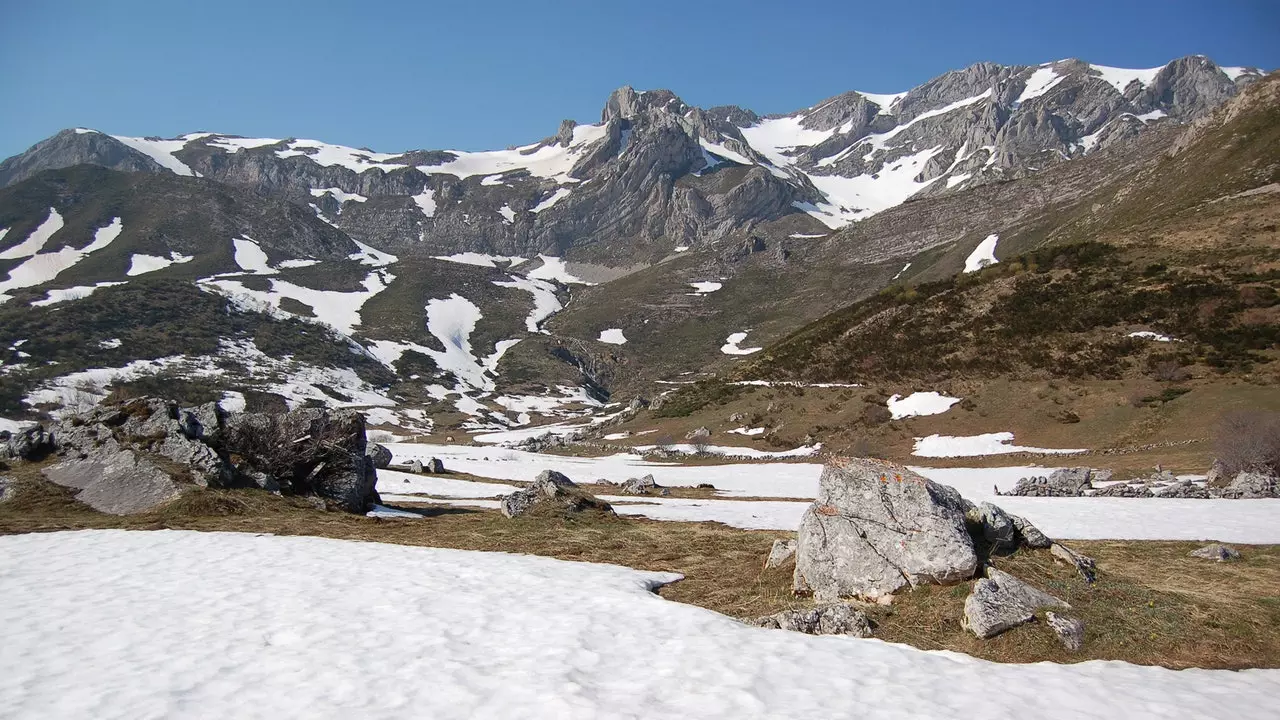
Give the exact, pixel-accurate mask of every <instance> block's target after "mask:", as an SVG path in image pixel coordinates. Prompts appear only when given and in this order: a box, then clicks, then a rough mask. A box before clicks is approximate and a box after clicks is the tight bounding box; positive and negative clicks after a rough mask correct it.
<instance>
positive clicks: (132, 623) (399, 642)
mask: <svg viewBox="0 0 1280 720" xmlns="http://www.w3.org/2000/svg"><path fill="white" fill-rule="evenodd" d="M422 525H425V523H423V524H422ZM0 548H2V549H3V552H0V589H2V590H3V594H4V597H5V598H6V600H5V602H4V603H3V604H0V626H3V627H5V628H6V631H5V635H6V639H5V649H4V652H3V653H0V708H3V709H0V716H4V717H9V718H25V717H96V718H137V717H161V716H163V717H175V718H178V717H209V716H227V717H243V718H252V717H264V718H265V717H282V716H293V717H297V716H306V717H338V716H350V715H352V714H355V715H360V716H364V717H399V716H410V715H411V716H427V717H440V718H451V717H458V718H463V717H467V718H477V717H510V716H512V715H513V714H519V715H520V716H522V717H556V718H572V717H583V718H586V717H591V718H599V717H673V716H681V717H704V718H713V717H732V718H743V717H772V718H782V717H797V718H813V717H865V716H868V715H875V716H876V717H886V718H893V717H903V718H908V717H909V718H920V717H958V716H961V715H963V714H968V713H971V712H972V711H973V708H975V707H983V708H985V709H987V710H989V711H990V712H993V713H995V714H1000V715H1003V714H1010V715H1013V714H1017V715H1019V716H1022V715H1026V716H1030V717H1101V716H1104V715H1106V716H1113V715H1114V716H1120V717H1138V716H1142V717H1175V716H1176V717H1193V716H1195V717H1209V716H1216V717H1238V718H1253V717H1257V718H1262V717H1270V716H1271V713H1272V712H1273V710H1274V707H1273V699H1274V698H1275V697H1276V695H1277V693H1280V672H1277V671H1274V670H1244V671H1240V672H1225V671H1214V670H1184V671H1179V672H1175V671H1170V670H1167V669H1164V668H1159V667H1141V666H1136V665H1129V664H1124V663H1114V662H1084V663H1077V664H1069V665H1060V664H1052V663H1037V664H1032V665H1007V664H994V663H989V662H986V661H983V660H979V659H975V658H971V657H967V656H963V655H957V654H954V653H936V652H927V651H921V650H918V649H916V648H912V647H908V646H905V645H900V644H894V643H886V642H881V641H879V640H860V639H853V638H847V637H810V636H806V635H802V634H799V633H791V632H786V631H778V630H763V629H758V628H751V627H747V626H744V625H742V624H740V623H738V622H736V621H734V620H732V619H730V618H727V617H724V616H723V615H720V614H717V613H714V612H709V611H707V610H705V609H702V608H697V607H693V606H690V605H685V604H682V603H677V602H669V601H665V600H662V599H661V598H658V597H656V596H654V595H652V594H651V593H650V591H651V590H652V589H654V588H655V587H657V586H659V585H661V584H663V583H669V582H671V581H674V580H676V579H677V577H678V576H676V575H674V574H672V573H659V572H645V571H639V570H631V569H628V568H623V567H617V566H611V565H597V564H584V563H566V562H562V561H558V560H553V559H548V558H537V557H528V556H521V555H509V554H502V553H477V552H464V551H457V550H446V549H435V548H421V547H403V546H396V545H387V544H375V543H359V542H343V541H337V540H328V539H321V538H308V537H273V536H267V535H249V534H229V533H192V532H175V531H166V532H121V531H110V530H108V531H90V532H74V533H50V534H27V535H17V536H9V537H3V538H0ZM676 587H678V585H677V586H676Z"/></svg>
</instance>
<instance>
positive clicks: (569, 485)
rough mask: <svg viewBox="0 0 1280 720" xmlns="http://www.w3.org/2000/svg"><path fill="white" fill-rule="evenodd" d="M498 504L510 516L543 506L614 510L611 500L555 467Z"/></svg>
mask: <svg viewBox="0 0 1280 720" xmlns="http://www.w3.org/2000/svg"><path fill="white" fill-rule="evenodd" d="M498 508H499V510H501V512H502V514H503V515H504V516H506V517H509V518H514V517H519V516H521V515H528V514H530V513H532V512H534V511H536V510H538V509H542V508H545V509H552V510H556V511H560V512H567V513H581V512H586V511H597V512H601V513H605V514H608V515H613V514H614V513H613V507H612V506H610V505H609V503H607V502H604V501H603V500H599V499H597V498H596V497H594V496H593V495H591V494H589V493H587V492H586V491H585V490H583V489H582V488H580V487H578V485H577V484H576V483H574V482H573V481H572V480H570V479H569V478H568V477H566V476H565V475H563V474H562V473H558V472H556V471H555V470H543V471H542V472H541V473H539V474H538V477H537V478H536V479H534V481H533V483H532V484H530V485H529V487H526V488H524V489H522V490H517V491H515V492H513V493H511V494H510V495H507V496H505V497H503V498H502V500H501V502H500V504H499V506H498Z"/></svg>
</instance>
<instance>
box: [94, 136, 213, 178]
mask: <svg viewBox="0 0 1280 720" xmlns="http://www.w3.org/2000/svg"><path fill="white" fill-rule="evenodd" d="M111 137H113V138H115V139H116V140H119V141H120V142H122V143H124V144H125V145H128V146H129V147H131V148H133V149H134V150H137V151H138V152H140V153H142V154H143V155H146V156H147V157H149V158H151V159H152V160H155V161H156V163H157V164H158V165H160V167H163V168H165V169H167V170H169V171H171V172H173V173H174V174H177V175H186V176H188V177H199V173H197V172H196V171H195V170H192V169H191V168H189V167H187V164H186V163H184V162H182V161H181V160H179V159H178V158H177V157H176V156H174V153H175V152H177V151H179V150H181V149H182V148H184V147H186V146H187V143H188V142H190V139H189V138H178V139H176V140H160V139H158V138H156V139H151V138H140V137H125V136H123V135H112V136H111Z"/></svg>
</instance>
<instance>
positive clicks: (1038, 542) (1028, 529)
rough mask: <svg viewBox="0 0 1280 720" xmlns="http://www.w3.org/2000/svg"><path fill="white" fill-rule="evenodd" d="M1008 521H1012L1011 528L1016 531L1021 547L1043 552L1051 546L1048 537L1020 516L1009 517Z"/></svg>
mask: <svg viewBox="0 0 1280 720" xmlns="http://www.w3.org/2000/svg"><path fill="white" fill-rule="evenodd" d="M1009 519H1010V520H1011V521H1013V527H1014V529H1015V530H1017V531H1018V537H1019V539H1020V540H1021V541H1022V546H1023V547H1026V548H1030V549H1032V550H1044V549H1045V548H1048V547H1050V546H1051V545H1053V541H1052V540H1050V539H1049V536H1048V535H1045V534H1044V533H1042V532H1040V528H1038V527H1036V526H1035V525H1032V524H1031V522H1030V521H1028V520H1027V519H1026V518H1024V517H1022V516H1021V515H1010V516H1009Z"/></svg>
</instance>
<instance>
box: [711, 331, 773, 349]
mask: <svg viewBox="0 0 1280 720" xmlns="http://www.w3.org/2000/svg"><path fill="white" fill-rule="evenodd" d="M748 332H751V331H750V330H747V331H745V332H736V333H734V334H732V335H730V336H729V337H727V338H725V339H724V345H721V346H720V352H722V353H724V354H725V355H750V354H752V353H758V352H760V351H761V350H763V349H764V348H758V347H753V348H744V347H739V346H738V344H739V343H741V342H742V341H743V340H746V339H747V333H748Z"/></svg>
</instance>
